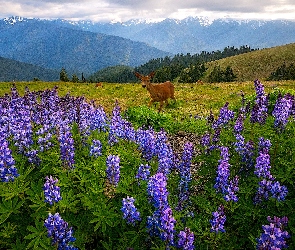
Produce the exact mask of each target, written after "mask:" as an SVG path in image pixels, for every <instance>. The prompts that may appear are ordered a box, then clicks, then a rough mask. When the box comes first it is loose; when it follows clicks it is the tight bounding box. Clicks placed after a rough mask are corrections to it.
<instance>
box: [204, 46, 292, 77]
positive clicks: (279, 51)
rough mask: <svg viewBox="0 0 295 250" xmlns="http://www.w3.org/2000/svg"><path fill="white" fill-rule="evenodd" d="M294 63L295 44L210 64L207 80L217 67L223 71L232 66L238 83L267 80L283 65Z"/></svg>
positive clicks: (208, 64)
mask: <svg viewBox="0 0 295 250" xmlns="http://www.w3.org/2000/svg"><path fill="white" fill-rule="evenodd" d="M294 62H295V43H291V44H287V45H282V46H277V47H273V48H268V49H262V50H257V51H253V52H249V53H246V54H241V55H237V56H232V57H228V58H223V59H220V60H216V61H213V62H209V63H207V64H206V65H207V66H208V70H207V72H206V77H205V79H207V77H208V75H209V74H210V72H211V71H212V69H213V67H214V66H215V65H220V67H221V68H223V69H225V68H226V67H227V66H230V67H231V68H232V69H233V71H234V73H235V74H236V75H237V81H252V80H254V79H257V78H259V79H265V78H267V77H268V76H269V75H270V74H271V73H272V72H273V71H275V70H276V69H277V68H278V67H279V66H281V65H282V64H283V63H286V65H289V64H290V63H294Z"/></svg>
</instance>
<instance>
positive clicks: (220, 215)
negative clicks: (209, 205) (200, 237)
mask: <svg viewBox="0 0 295 250" xmlns="http://www.w3.org/2000/svg"><path fill="white" fill-rule="evenodd" d="M212 215H213V219H212V220H210V224H211V229H210V232H215V233H218V232H222V233H224V232H225V229H224V223H225V221H226V216H225V214H224V207H223V205H220V206H219V207H218V210H217V211H215V212H213V213H212Z"/></svg>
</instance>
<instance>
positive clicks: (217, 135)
mask: <svg viewBox="0 0 295 250" xmlns="http://www.w3.org/2000/svg"><path fill="white" fill-rule="evenodd" d="M220 133H221V128H216V129H215V130H214V134H213V137H212V144H213V145H216V144H217V143H218V142H219V140H220ZM211 149H213V148H212V147H211Z"/></svg>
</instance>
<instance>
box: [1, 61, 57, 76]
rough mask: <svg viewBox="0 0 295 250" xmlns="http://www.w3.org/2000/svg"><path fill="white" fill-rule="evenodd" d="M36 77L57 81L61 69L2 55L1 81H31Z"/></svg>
mask: <svg viewBox="0 0 295 250" xmlns="http://www.w3.org/2000/svg"><path fill="white" fill-rule="evenodd" d="M34 78H38V79H40V80H43V81H57V80H58V79H59V71H57V70H50V69H45V68H42V67H38V66H36V65H33V64H29V63H22V62H19V61H15V60H12V59H7V58H3V57H0V82H6V81H14V80H15V81H31V80H33V79H34Z"/></svg>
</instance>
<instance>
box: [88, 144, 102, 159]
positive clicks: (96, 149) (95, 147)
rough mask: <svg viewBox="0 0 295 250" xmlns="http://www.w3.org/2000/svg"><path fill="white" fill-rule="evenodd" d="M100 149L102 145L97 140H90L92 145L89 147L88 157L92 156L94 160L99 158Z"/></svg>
mask: <svg viewBox="0 0 295 250" xmlns="http://www.w3.org/2000/svg"><path fill="white" fill-rule="evenodd" d="M101 149H102V145H101V142H100V141H99V140H92V144H91V146H90V152H89V154H90V156H94V157H95V158H97V157H98V156H101V155H102V153H101Z"/></svg>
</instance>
